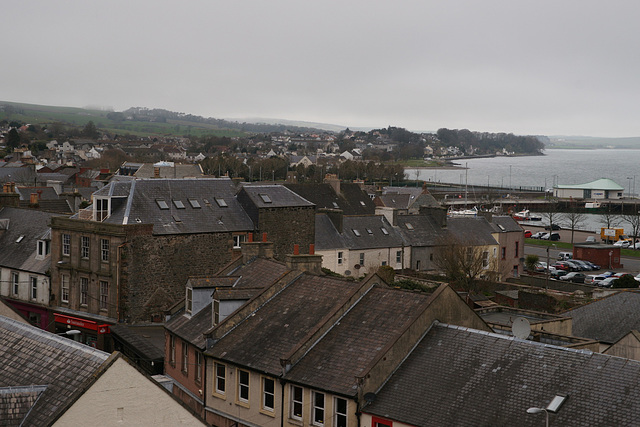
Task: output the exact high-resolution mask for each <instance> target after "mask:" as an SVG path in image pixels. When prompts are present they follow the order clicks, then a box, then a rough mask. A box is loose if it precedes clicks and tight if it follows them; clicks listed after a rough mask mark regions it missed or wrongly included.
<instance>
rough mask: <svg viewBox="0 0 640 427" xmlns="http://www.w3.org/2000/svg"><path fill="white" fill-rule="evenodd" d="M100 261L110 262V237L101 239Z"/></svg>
mask: <svg viewBox="0 0 640 427" xmlns="http://www.w3.org/2000/svg"><path fill="white" fill-rule="evenodd" d="M100 261H102V262H109V239H100Z"/></svg>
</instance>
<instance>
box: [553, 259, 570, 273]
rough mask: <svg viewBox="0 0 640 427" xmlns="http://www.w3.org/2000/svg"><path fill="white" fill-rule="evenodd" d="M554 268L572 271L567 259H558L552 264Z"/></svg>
mask: <svg viewBox="0 0 640 427" xmlns="http://www.w3.org/2000/svg"><path fill="white" fill-rule="evenodd" d="M553 266H554V267H555V269H556V270H563V271H572V268H573V267H572V266H571V265H570V264H569V263H568V262H567V261H558V262H556V263H555V264H553Z"/></svg>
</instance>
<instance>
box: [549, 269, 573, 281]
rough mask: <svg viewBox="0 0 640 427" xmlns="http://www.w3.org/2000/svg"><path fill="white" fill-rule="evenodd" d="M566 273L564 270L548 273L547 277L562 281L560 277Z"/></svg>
mask: <svg viewBox="0 0 640 427" xmlns="http://www.w3.org/2000/svg"><path fill="white" fill-rule="evenodd" d="M568 273H569V272H568V271H565V270H553V271H551V272H550V273H549V276H550V277H551V278H552V279H557V280H562V279H561V277H562V276H564V275H565V274H568Z"/></svg>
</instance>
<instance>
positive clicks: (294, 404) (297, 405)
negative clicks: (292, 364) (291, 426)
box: [289, 384, 304, 421]
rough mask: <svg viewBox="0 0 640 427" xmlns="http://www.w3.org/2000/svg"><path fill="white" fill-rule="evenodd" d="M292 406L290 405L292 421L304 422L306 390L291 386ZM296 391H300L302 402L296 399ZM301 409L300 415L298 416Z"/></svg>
mask: <svg viewBox="0 0 640 427" xmlns="http://www.w3.org/2000/svg"><path fill="white" fill-rule="evenodd" d="M290 389H291V404H290V405H289V406H290V408H289V417H290V418H291V419H292V420H298V421H302V411H303V410H304V389H303V388H302V387H300V386H297V385H293V384H292V385H291V387H290ZM296 391H300V400H297V399H296ZM297 409H299V412H300V415H296V412H298V411H297Z"/></svg>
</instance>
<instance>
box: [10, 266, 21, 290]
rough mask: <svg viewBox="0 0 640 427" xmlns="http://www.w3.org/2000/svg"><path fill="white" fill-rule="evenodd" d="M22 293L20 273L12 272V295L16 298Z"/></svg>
mask: <svg viewBox="0 0 640 427" xmlns="http://www.w3.org/2000/svg"><path fill="white" fill-rule="evenodd" d="M18 292H20V273H18V272H15V271H12V272H11V294H13V295H14V296H17V295H18Z"/></svg>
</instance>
